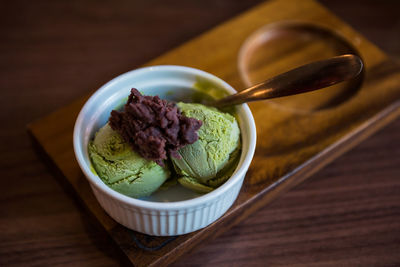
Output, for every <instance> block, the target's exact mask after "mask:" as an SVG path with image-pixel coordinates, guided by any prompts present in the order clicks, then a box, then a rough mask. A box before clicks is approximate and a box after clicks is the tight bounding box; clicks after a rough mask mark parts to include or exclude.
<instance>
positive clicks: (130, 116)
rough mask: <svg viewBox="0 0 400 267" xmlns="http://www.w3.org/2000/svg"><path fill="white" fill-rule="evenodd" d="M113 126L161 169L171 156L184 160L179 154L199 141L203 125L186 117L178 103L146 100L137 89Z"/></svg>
mask: <svg viewBox="0 0 400 267" xmlns="http://www.w3.org/2000/svg"><path fill="white" fill-rule="evenodd" d="M109 123H110V126H111V128H112V129H113V130H114V131H116V132H118V133H119V134H120V135H121V136H122V138H123V139H124V140H125V141H126V142H127V143H129V144H130V146H131V147H132V148H133V150H134V151H136V152H137V153H139V154H140V155H141V156H142V157H144V158H145V159H149V160H153V161H155V162H156V163H157V164H159V165H160V166H164V160H165V159H167V157H168V156H172V157H175V158H181V157H180V155H179V154H178V150H179V149H180V148H182V147H184V146H186V145H188V144H193V143H194V142H196V141H197V139H198V138H199V137H198V135H197V131H198V130H199V129H200V127H201V125H202V122H201V121H199V120H196V119H194V118H188V117H186V116H184V115H183V114H182V113H181V112H180V110H179V109H178V107H177V106H176V104H175V103H173V102H169V101H166V100H163V99H160V98H159V97H158V96H143V95H141V94H140V93H139V91H138V90H137V89H135V88H132V90H131V94H130V95H129V98H128V101H127V103H126V104H125V105H124V108H123V110H122V111H117V110H113V111H111V116H110V119H109Z"/></svg>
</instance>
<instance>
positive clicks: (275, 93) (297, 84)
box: [213, 54, 363, 107]
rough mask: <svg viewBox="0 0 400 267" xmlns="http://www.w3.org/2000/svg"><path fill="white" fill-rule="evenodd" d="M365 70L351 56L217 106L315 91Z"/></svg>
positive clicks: (308, 66) (255, 88)
mask: <svg viewBox="0 0 400 267" xmlns="http://www.w3.org/2000/svg"><path fill="white" fill-rule="evenodd" d="M362 68H363V62H362V60H361V59H360V58H359V57H358V56H356V55H351V54H347V55H342V56H337V57H332V58H330V59H326V60H320V61H315V62H312V63H309V64H306V65H303V66H301V67H298V68H295V69H292V70H290V71H288V72H285V73H282V74H280V75H278V76H275V77H273V78H271V79H268V80H266V81H264V82H262V83H259V84H256V85H254V86H252V87H250V88H247V89H245V90H243V91H241V92H239V93H236V94H234V95H230V96H227V97H225V98H223V99H220V100H217V101H216V102H214V103H213V106H215V107H224V106H231V105H237V104H242V103H245V102H252V101H256V100H263V99H269V98H275V97H281V96H288V95H295V94H301V93H306V92H309V91H314V90H317V89H321V88H324V87H328V86H331V85H334V84H337V83H340V82H343V81H346V80H349V79H351V78H354V77H355V76H357V75H358V74H359V73H360V72H361V70H362Z"/></svg>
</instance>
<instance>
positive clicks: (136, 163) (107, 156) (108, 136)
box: [89, 124, 170, 198]
mask: <svg viewBox="0 0 400 267" xmlns="http://www.w3.org/2000/svg"><path fill="white" fill-rule="evenodd" d="M89 155H90V158H91V160H92V164H93V167H94V169H95V171H96V173H97V174H98V175H99V177H100V178H101V179H102V180H103V182H104V183H105V184H107V185H108V186H109V187H111V188H112V189H114V190H115V191H118V192H120V193H122V194H124V195H127V196H130V197H134V198H140V197H144V196H149V195H150V194H152V193H153V192H154V191H156V190H157V189H158V188H159V187H160V186H161V185H162V184H163V183H164V182H165V181H166V180H167V179H168V178H169V176H170V172H169V170H168V168H167V167H161V166H160V165H158V164H157V163H155V162H154V161H151V160H146V159H144V158H142V157H141V156H139V155H138V154H137V153H136V152H134V151H133V150H132V148H131V147H130V146H129V144H127V143H126V142H125V141H124V140H123V139H122V138H121V137H120V135H119V134H118V133H116V132H115V131H114V130H113V129H111V127H110V126H109V124H106V125H105V126H104V127H103V128H101V129H100V130H99V131H98V132H97V133H96V136H95V138H94V140H93V141H92V142H91V143H90V144H89Z"/></svg>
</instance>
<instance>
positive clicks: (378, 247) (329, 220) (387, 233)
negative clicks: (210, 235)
mask: <svg viewBox="0 0 400 267" xmlns="http://www.w3.org/2000/svg"><path fill="white" fill-rule="evenodd" d="M254 4H256V1H254V2H250V1H249V2H245V3H242V2H239V1H238V2H228V1H226V2H224V1H222V2H215V3H214V2H213V1H209V2H202V3H198V2H189V3H188V2H183V1H182V2H180V1H176V2H174V3H173V5H172V4H170V5H168V6H166V5H162V3H158V2H149V3H147V4H146V3H135V2H120V3H114V4H113V3H111V2H110V3H108V2H101V3H100V4H99V3H95V2H84V3H81V2H68V3H67V2H65V3H63V2H58V3H53V2H47V3H46V2H37V3H36V4H35V5H34V4H32V3H30V2H13V4H11V3H8V2H7V3H4V4H3V5H2V6H4V8H5V9H4V10H6V11H5V12H4V13H5V15H4V16H3V17H2V18H1V27H2V32H3V34H2V37H1V38H2V42H1V44H0V45H1V46H2V48H3V49H2V50H1V56H2V58H3V60H2V61H1V63H0V64H1V65H0V66H1V75H2V76H1V77H2V79H1V84H2V86H1V88H2V92H3V95H2V98H1V103H2V107H3V110H4V111H5V112H4V111H3V112H2V115H1V118H2V120H1V121H2V122H3V121H4V123H6V127H4V129H3V130H2V136H3V137H4V138H2V141H1V142H2V145H1V150H0V151H1V152H2V153H1V172H2V173H1V174H2V175H1V177H2V179H3V180H4V185H5V186H3V187H2V189H1V200H2V201H1V202H2V204H1V224H0V227H1V230H2V234H1V241H2V242H1V245H0V248H1V249H0V264H1V265H13V264H14V265H29V264H32V265H34V264H36V265H55V264H59V265H62V264H65V265H77V264H81V265H85V266H87V265H93V266H97V265H115V264H118V263H120V261H121V257H120V255H119V254H118V252H117V251H115V250H114V249H113V248H112V246H110V241H109V240H107V238H106V236H105V235H104V234H103V233H102V232H101V231H99V230H98V229H96V228H93V225H91V224H89V220H88V218H87V215H86V213H85V212H84V211H82V210H81V208H80V206H79V205H76V203H75V202H74V201H73V200H72V199H71V198H70V197H69V195H68V194H66V193H65V192H64V191H63V190H62V189H61V187H60V186H59V184H58V183H57V182H55V181H54V179H53V177H52V175H51V174H50V173H49V171H48V170H47V169H46V167H45V166H44V165H43V164H42V163H41V161H40V160H39V159H38V158H37V155H36V154H35V153H33V151H32V147H31V145H30V142H29V140H28V139H27V137H26V133H25V129H24V127H25V124H26V123H27V122H29V121H31V120H32V119H34V118H38V117H40V116H42V115H45V114H46V113H48V112H49V111H51V110H54V109H56V108H58V107H61V106H63V105H64V104H66V103H68V102H70V101H71V100H73V99H74V98H76V97H78V96H81V95H83V94H85V93H87V92H89V91H90V90H92V89H93V88H96V87H98V86H99V85H101V84H102V83H103V82H104V81H107V80H109V79H110V78H111V77H113V76H115V75H116V74H118V73H121V72H124V71H126V69H132V68H134V67H136V66H138V65H140V64H142V63H144V62H145V61H147V60H148V59H150V58H152V57H155V56H157V55H158V54H160V53H161V52H164V51H167V50H169V49H170V48H172V47H174V46H176V45H178V44H180V43H182V42H183V41H186V40H187V39H189V38H191V37H194V36H196V35H197V34H199V33H201V32H202V31H204V30H206V29H208V28H211V27H212V26H214V25H216V24H218V23H220V22H222V21H224V20H225V19H227V18H229V17H231V16H233V15H235V14H237V13H239V12H242V11H243V10H245V9H246V8H248V7H250V6H253V5H254ZM327 4H328V6H329V3H327ZM331 5H332V9H334V11H335V12H337V13H338V14H339V15H342V16H343V17H344V18H345V19H346V20H348V21H349V22H350V24H352V23H353V26H354V27H355V28H356V29H357V30H360V31H361V32H363V33H364V34H365V35H366V36H367V37H369V38H371V39H372V40H373V41H375V42H376V43H378V44H380V45H381V46H382V47H383V48H386V49H387V52H389V54H390V55H392V56H393V57H397V58H398V57H399V51H398V49H399V46H396V45H395V44H396V42H397V44H398V42H399V38H398V35H396V33H398V32H399V28H398V25H399V23H398V18H397V16H396V14H395V12H394V9H395V8H393V6H394V2H393V3H390V2H389V1H388V2H383V3H380V4H379V5H378V4H377V3H375V2H363V4H362V5H360V4H359V3H358V4H350V5H349V3H345V2H342V3H341V1H337V2H335V4H333V3H331ZM360 6H362V7H361V8H359V7H360ZM365 6H367V7H368V6H369V8H366V7H365ZM335 9H336V10H335ZM210 10H211V12H210ZM355 10H357V13H355V14H353V12H354V11H355ZM352 11H353V12H352ZM341 12H342V13H341ZM346 14H347V16H348V17H346ZM357 15H358V17H357ZM368 16H369V17H368ZM366 18H367V19H366ZM182 21H185V23H181V22H182ZM372 21H373V22H374V23H372ZM396 23H397V24H396ZM371 24H373V25H372V26H371ZM358 27H359V28H358ZM375 27H378V28H379V29H378V30H376V28H375ZM396 27H397V28H396ZM368 34H370V36H368ZM155 36H156V37H157V38H155ZM374 38H376V40H374ZM3 39H4V41H3ZM382 40H384V41H385V42H382V43H381V42H380V41H382ZM10 99H11V100H12V101H10ZM398 125H399V122H398V120H397V121H396V122H395V123H393V124H392V125H391V126H390V127H389V128H387V129H385V130H384V131H382V132H381V133H380V134H379V135H377V136H375V137H373V138H372V139H370V140H368V141H367V142H365V143H364V144H362V145H361V146H360V147H358V148H357V149H356V150H354V151H353V152H351V153H349V154H347V155H346V156H344V157H343V158H341V159H340V160H338V161H336V162H335V163H334V164H332V165H330V166H329V167H328V168H326V169H325V170H324V171H322V172H320V173H318V174H317V175H315V177H314V178H315V179H313V181H312V182H310V183H307V184H306V185H303V186H301V187H299V188H297V189H296V190H293V191H291V192H289V193H288V194H286V195H285V196H284V197H282V198H281V199H279V200H278V201H276V202H275V204H274V205H270V206H268V209H265V210H261V211H259V212H258V213H256V214H255V215H253V216H252V217H251V218H249V219H248V220H247V221H245V222H244V223H243V224H241V225H239V226H237V227H235V228H234V229H232V230H231V231H229V232H227V233H226V234H224V235H223V236H222V237H219V238H217V239H216V240H214V241H212V242H209V243H207V245H205V246H203V248H202V249H196V250H195V251H194V253H193V254H191V255H188V256H186V258H183V259H181V260H180V261H178V262H177V263H176V264H177V265H182V266H185V265H188V264H193V265H209V264H218V265H232V264H237V265H244V264H248V263H252V264H255V265H263V264H266V263H270V264H271V265H274V264H275V265H279V264H283V265H289V264H304V265H311V264H312V263H313V264H321V265H322V264H331V265H339V264H347V265H357V264H360V265H362V264H370V265H396V263H397V264H399V261H400V259H399V255H398V254H399V253H398V251H399V245H398V244H399V243H400V233H399V201H400V199H399V183H398V177H399V174H400V173H399V167H398V163H399V153H400V152H399V147H400V144H399V138H398V137H399V136H398V132H399V126H398ZM5 140H6V141H5Z"/></svg>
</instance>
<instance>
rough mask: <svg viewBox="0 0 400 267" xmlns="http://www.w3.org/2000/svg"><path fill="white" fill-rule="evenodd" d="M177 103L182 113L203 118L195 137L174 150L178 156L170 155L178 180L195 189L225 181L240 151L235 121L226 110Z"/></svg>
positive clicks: (238, 132) (205, 189)
mask: <svg viewBox="0 0 400 267" xmlns="http://www.w3.org/2000/svg"><path fill="white" fill-rule="evenodd" d="M178 107H179V109H180V110H181V112H182V113H183V115H185V116H187V117H191V118H195V119H198V120H201V121H202V122H203V125H202V127H201V128H200V129H199V131H198V135H199V140H197V141H196V142H195V143H193V144H191V145H187V146H185V147H183V148H181V149H180V150H179V151H178V152H179V154H180V155H181V157H182V158H181V159H177V158H174V157H172V161H173V163H174V166H175V169H176V170H177V172H178V173H179V174H180V175H182V176H183V177H182V178H180V179H179V182H180V183H181V184H182V185H183V186H185V187H188V188H190V189H192V190H195V191H198V192H206V191H207V190H212V189H213V188H215V187H218V186H219V185H220V184H222V183H223V182H225V181H226V180H227V179H228V178H229V176H230V173H231V172H233V170H234V168H235V167H236V165H237V160H238V158H239V154H240V153H239V151H240V130H239V126H238V124H237V121H236V119H235V117H233V116H232V115H230V114H229V113H224V112H221V111H219V110H217V109H215V108H212V107H207V106H204V105H201V104H187V103H178ZM229 171H231V172H230V173H229ZM204 185H205V186H207V187H209V188H208V189H207V188H204V187H203V186H204ZM196 188H197V189H198V190H196Z"/></svg>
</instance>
